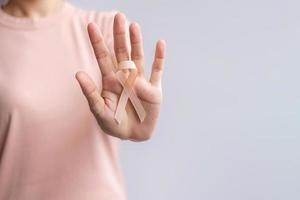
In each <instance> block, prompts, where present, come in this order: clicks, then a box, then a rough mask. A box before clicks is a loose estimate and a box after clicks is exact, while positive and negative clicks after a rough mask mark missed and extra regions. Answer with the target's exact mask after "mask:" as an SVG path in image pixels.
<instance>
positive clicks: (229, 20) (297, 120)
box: [72, 0, 300, 200]
mask: <svg viewBox="0 0 300 200" xmlns="http://www.w3.org/2000/svg"><path fill="white" fill-rule="evenodd" d="M72 2H74V3H75V4H77V5H80V6H82V7H85V8H89V9H97V10H101V9H117V10H121V11H123V12H125V13H126V14H127V16H128V17H129V19H130V20H131V21H135V20H136V21H137V22H139V23H140V24H141V26H142V29H143V33H144V38H145V49H146V55H147V62H148V66H149V67H148V69H150V64H151V62H152V57H153V48H154V42H155V40H156V39H158V38H165V39H166V40H167V43H168V49H167V55H168V59H167V62H166V70H165V76H164V93H165V98H164V104H163V110H162V113H161V117H160V122H159V125H158V127H157V129H156V132H155V136H154V137H153V138H152V140H150V141H149V142H145V143H139V144H137V143H132V142H124V143H123V145H122V148H121V154H122V165H123V171H124V176H125V180H126V184H127V189H128V194H129V199H130V200H166V199H167V200H171V199H172V200H185V199H188V200H200V199H202V200H279V199H280V200H299V199H300V145H299V144H300V137H299V133H300V92H299V89H298V88H299V84H300V80H299V78H298V77H299V75H300V69H299V64H300V56H299V50H300V39H299V37H300V21H299V19H300V12H299V9H300V3H299V1H296V0H295V1H288V0H285V1H277V0H248V1H245V0H229V1H222V0H205V1H203V0H190V1H188V0H186V1H177V0H160V1H158V0H122V1H121V0H120V1H117V0H115V1H108V0H107V1H104V0H102V1H101V0H89V1H83V0H77V1H75V0H74V1H72Z"/></svg>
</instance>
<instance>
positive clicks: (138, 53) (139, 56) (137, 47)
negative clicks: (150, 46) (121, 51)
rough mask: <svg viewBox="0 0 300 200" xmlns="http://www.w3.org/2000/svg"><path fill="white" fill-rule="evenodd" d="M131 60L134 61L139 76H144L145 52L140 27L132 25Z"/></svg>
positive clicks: (130, 29)
mask: <svg viewBox="0 0 300 200" xmlns="http://www.w3.org/2000/svg"><path fill="white" fill-rule="evenodd" d="M129 33H130V44H131V59H132V60H133V61H134V63H135V65H136V67H137V69H138V73H139V75H144V50H143V40H142V34H141V30H140V26H139V25H138V24H137V23H132V24H131V25H130V27H129Z"/></svg>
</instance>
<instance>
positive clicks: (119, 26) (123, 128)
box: [76, 13, 165, 141]
mask: <svg viewBox="0 0 300 200" xmlns="http://www.w3.org/2000/svg"><path fill="white" fill-rule="evenodd" d="M113 32H114V51H115V57H116V58H115V60H116V61H115V60H114V59H112V55H111V54H110V52H109V50H108V48H107V47H106V45H105V42H104V39H103V36H102V35H101V32H100V30H99V27H98V26H97V25H96V24H95V23H90V24H89V25H88V33H89V37H90V41H91V43H92V46H93V49H94V53H95V56H96V58H97V61H98V65H99V67H100V71H101V74H102V90H99V89H98V88H97V87H96V85H95V83H94V82H93V80H92V79H91V78H90V77H89V76H88V75H87V74H86V73H85V72H77V73H76V78H77V80H78V82H79V84H80V86H81V89H82V91H83V94H84V95H85V96H86V98H87V100H88V102H89V106H90V109H91V111H92V113H93V114H94V116H95V117H96V119H97V122H98V124H99V125H100V127H101V128H102V130H104V131H105V132H106V133H107V134H109V135H112V136H115V137H118V138H120V139H124V140H125V139H129V140H133V141H143V140H147V139H149V138H150V136H151V135H152V132H153V130H154V128H155V124H156V121H157V119H158V116H159V111H160V105H161V101H162V88H161V79H162V72H163V62H164V57H165V42H164V41H163V40H159V41H158V42H157V44H156V51H155V58H154V62H153V66H152V72H151V77H150V80H147V78H146V76H145V74H144V52H143V45H142V35H141V31H140V28H139V25H138V24H137V23H132V24H130V26H129V33H130V44H131V52H130V51H129V49H128V48H127V42H126V18H125V16H124V15H123V14H121V13H118V14H116V16H115V18H114V28H113ZM125 60H132V61H133V62H134V63H135V65H136V68H137V71H138V76H137V78H136V80H135V82H134V85H133V90H134V91H135V93H136V95H137V97H138V98H139V99H140V101H141V103H142V105H143V107H144V109H145V111H146V117H145V119H144V121H143V122H140V121H139V118H138V116H137V114H136V111H135V109H134V107H133V106H132V104H131V102H130V100H129V101H128V103H127V105H126V111H124V114H123V115H122V118H121V123H120V124H118V123H117V122H116V120H115V118H114V115H115V111H116V108H117V104H118V100H119V97H120V95H121V93H122V90H123V87H122V85H121V84H120V82H119V81H118V79H117V76H116V69H117V66H116V62H118V63H120V62H121V61H125ZM129 102H130V103H129Z"/></svg>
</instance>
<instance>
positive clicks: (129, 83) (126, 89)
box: [115, 60, 146, 124]
mask: <svg viewBox="0 0 300 200" xmlns="http://www.w3.org/2000/svg"><path fill="white" fill-rule="evenodd" d="M123 70H129V72H130V73H129V75H128V77H127V79H126V76H125V73H124V72H123ZM137 74H138V72H137V69H136V66H135V63H134V62H133V61H131V60H127V61H122V62H120V63H119V65H118V71H117V73H116V75H117V78H118V80H119V82H120V83H121V85H122V86H123V91H122V93H121V96H120V98H119V101H118V105H117V109H116V112H115V119H116V121H117V122H118V124H120V123H121V119H122V115H123V114H124V112H125V107H126V104H127V102H128V100H130V101H131V103H132V105H133V107H134V109H135V111H136V114H137V115H138V117H139V119H140V122H143V121H144V119H145V117H146V111H145V109H144V107H143V105H142V103H141V101H140V100H139V98H138V97H137V96H136V94H135V92H134V91H133V85H134V82H135V79H136V77H137Z"/></svg>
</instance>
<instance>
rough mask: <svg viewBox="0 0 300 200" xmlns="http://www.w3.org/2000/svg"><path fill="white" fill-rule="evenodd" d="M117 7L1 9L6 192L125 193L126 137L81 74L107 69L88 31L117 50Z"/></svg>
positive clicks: (13, 199) (115, 197)
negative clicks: (107, 122)
mask: <svg viewBox="0 0 300 200" xmlns="http://www.w3.org/2000/svg"><path fill="white" fill-rule="evenodd" d="M114 15H115V11H105V12H98V11H84V10H81V9H80V8H77V7H75V6H73V5H72V4H70V3H68V2H65V3H64V6H63V8H62V9H61V10H60V11H59V12H57V13H55V14H53V15H51V16H48V17H44V18H39V19H30V18H17V17H13V16H10V15H8V14H7V13H5V12H4V11H3V10H2V9H1V10H0V200H124V199H127V197H126V196H127V194H126V190H125V186H124V183H123V176H122V172H121V168H120V163H119V154H118V153H119V152H118V151H119V149H118V147H119V143H120V139H118V138H114V137H112V136H109V135H107V134H105V133H104V132H103V131H102V130H101V128H100V127H99V126H98V124H97V121H96V119H95V118H94V116H93V114H92V113H91V111H90V109H89V106H88V103H87V100H86V98H85V97H84V95H83V94H82V92H81V89H80V86H79V84H78V82H77V80H76V79H75V73H76V72H77V71H79V70H83V71H85V72H87V73H88V74H89V75H90V76H91V77H92V78H93V79H94V81H95V82H96V84H97V86H98V87H99V88H100V89H101V87H102V85H101V73H100V69H99V67H98V65H97V61H96V58H95V56H94V53H93V50H92V47H91V44H90V42H89V38H88V33H87V24H88V22H92V21H93V22H96V23H98V24H99V26H100V28H101V31H102V32H103V35H104V38H105V40H106V42H107V45H108V46H109V49H110V50H111V51H112V52H113V50H112V47H113V39H112V28H113V17H114Z"/></svg>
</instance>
